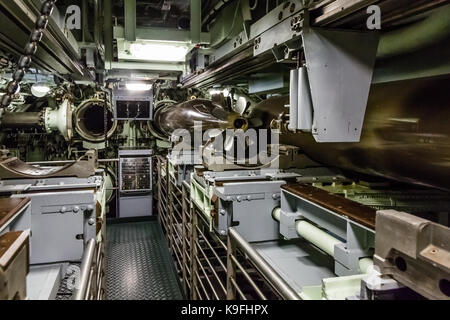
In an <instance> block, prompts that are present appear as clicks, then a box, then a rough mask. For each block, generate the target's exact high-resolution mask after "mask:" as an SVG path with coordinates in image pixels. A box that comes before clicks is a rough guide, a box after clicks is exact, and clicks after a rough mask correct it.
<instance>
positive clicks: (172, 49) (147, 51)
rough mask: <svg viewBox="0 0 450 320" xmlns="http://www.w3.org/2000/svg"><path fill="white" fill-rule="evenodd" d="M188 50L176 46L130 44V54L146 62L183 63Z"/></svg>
mask: <svg viewBox="0 0 450 320" xmlns="http://www.w3.org/2000/svg"><path fill="white" fill-rule="evenodd" d="M188 51H189V48H187V47H185V46H182V45H176V44H160V43H132V44H131V45H130V52H131V54H132V55H133V56H134V57H136V58H138V59H142V60H147V61H168V62H184V61H185V60H186V54H187V53H188Z"/></svg>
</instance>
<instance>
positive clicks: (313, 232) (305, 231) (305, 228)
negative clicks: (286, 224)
mask: <svg viewBox="0 0 450 320" xmlns="http://www.w3.org/2000/svg"><path fill="white" fill-rule="evenodd" d="M295 230H297V233H298V235H299V236H301V237H302V238H304V239H306V240H308V241H309V242H311V243H312V244H313V245H315V246H316V247H318V248H319V249H320V250H322V251H324V252H326V253H327V254H329V255H330V256H332V257H334V246H335V245H337V244H342V241H340V240H338V239H336V238H335V237H333V236H331V235H330V234H328V233H326V232H325V231H323V230H322V229H319V228H317V227H316V226H314V225H313V224H311V223H309V222H307V221H305V220H299V221H296V223H295Z"/></svg>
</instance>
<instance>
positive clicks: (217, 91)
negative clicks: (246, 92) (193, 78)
mask: <svg viewBox="0 0 450 320" xmlns="http://www.w3.org/2000/svg"><path fill="white" fill-rule="evenodd" d="M221 93H222V94H223V96H224V97H228V96H229V95H230V90H228V89H223V90H218V89H211V90H209V94H210V95H215V94H221Z"/></svg>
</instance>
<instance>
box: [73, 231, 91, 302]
mask: <svg viewBox="0 0 450 320" xmlns="http://www.w3.org/2000/svg"><path fill="white" fill-rule="evenodd" d="M96 244H97V243H96V241H95V239H91V240H89V242H88V245H87V247H86V250H85V251H84V254H83V259H82V260H81V275H80V282H79V287H78V289H77V290H76V292H75V294H74V300H88V299H89V293H90V290H89V288H91V282H92V276H91V271H92V269H93V268H92V264H93V262H94V257H95V253H96V252H95V251H96V247H97V246H96Z"/></svg>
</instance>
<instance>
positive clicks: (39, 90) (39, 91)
mask: <svg viewBox="0 0 450 320" xmlns="http://www.w3.org/2000/svg"><path fill="white" fill-rule="evenodd" d="M49 92H50V86H49V85H47V84H45V83H42V82H37V83H35V84H33V85H32V86H31V93H32V94H33V96H35V97H37V98H42V97H45V96H46V95H47V94H48V93H49Z"/></svg>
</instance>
